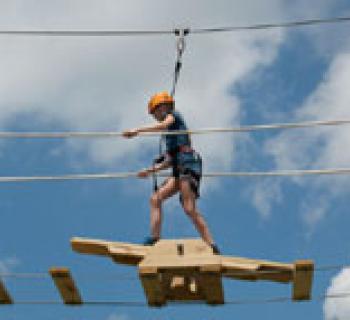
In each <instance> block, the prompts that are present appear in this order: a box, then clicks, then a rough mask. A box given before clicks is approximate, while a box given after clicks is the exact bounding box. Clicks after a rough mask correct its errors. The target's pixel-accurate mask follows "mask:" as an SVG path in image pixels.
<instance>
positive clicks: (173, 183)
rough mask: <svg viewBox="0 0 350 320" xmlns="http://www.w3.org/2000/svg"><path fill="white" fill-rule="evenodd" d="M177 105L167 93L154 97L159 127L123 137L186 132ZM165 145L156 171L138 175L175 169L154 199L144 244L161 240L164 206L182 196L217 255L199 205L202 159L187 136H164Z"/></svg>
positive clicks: (151, 107)
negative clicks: (178, 195)
mask: <svg viewBox="0 0 350 320" xmlns="http://www.w3.org/2000/svg"><path fill="white" fill-rule="evenodd" d="M174 104H175V102H174V99H173V97H172V96H170V95H169V94H168V93H167V92H161V93H158V94H156V95H154V96H153V97H152V98H151V99H150V101H149V103H148V112H149V114H151V115H152V116H153V117H154V118H155V119H156V120H157V121H158V123H157V124H155V125H152V126H149V127H143V128H137V129H132V130H127V131H125V132H123V136H124V137H126V138H132V137H135V136H137V135H138V134H139V133H142V132H157V131H169V132H171V131H177V130H187V126H186V124H185V122H184V119H183V117H182V115H181V114H180V113H179V112H177V111H175V110H174ZM165 142H166V153H165V154H164V155H162V156H161V157H160V158H159V159H158V161H156V164H155V165H153V167H151V168H148V169H144V170H142V171H140V172H139V173H138V176H139V177H140V178H147V177H148V176H149V175H151V174H155V173H156V172H158V171H160V170H164V169H167V168H170V167H171V168H172V177H169V178H168V179H166V180H165V181H164V183H163V184H162V186H161V187H160V188H159V189H157V188H156V190H155V191H154V193H153V194H152V196H151V199H150V205H151V236H150V237H148V238H146V240H145V242H144V244H145V245H153V244H154V243H156V242H157V241H158V240H159V239H160V233H161V222H162V204H163V202H164V201H165V200H166V199H168V198H170V197H172V196H173V195H175V194H176V193H177V192H179V193H180V199H181V204H182V207H183V209H184V211H185V213H186V214H187V215H188V216H189V217H190V219H191V220H192V222H193V224H194V225H195V227H196V229H197V230H198V232H199V233H200V235H201V237H202V239H203V240H204V241H205V242H206V243H207V244H208V245H210V246H211V248H212V249H213V252H214V253H216V254H219V248H218V246H217V245H216V244H215V242H214V240H213V238H212V236H211V234H210V232H209V229H208V227H207V224H206V222H205V220H204V218H203V217H202V215H201V214H200V212H199V211H198V209H197V205H196V199H197V198H199V186H200V180H201V176H202V159H201V157H200V155H199V154H198V153H197V152H196V151H194V150H193V149H192V147H191V140H190V137H189V135H188V134H179V135H165Z"/></svg>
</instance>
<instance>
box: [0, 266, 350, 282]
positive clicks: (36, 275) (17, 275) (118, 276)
mask: <svg viewBox="0 0 350 320" xmlns="http://www.w3.org/2000/svg"><path fill="white" fill-rule="evenodd" d="M349 268H350V265H347V264H335V265H324V266H317V267H315V268H314V272H317V273H324V272H328V271H334V270H337V271H339V270H342V269H349ZM286 272H289V271H286ZM281 273H282V271H280V270H279V271H276V270H265V271H260V272H259V274H281ZM232 274H234V275H235V276H245V275H249V274H251V272H249V271H239V272H232ZM92 275H93V277H96V274H95V273H83V274H80V276H81V278H84V277H85V276H86V277H88V280H89V281H90V280H91V279H92ZM102 277H103V278H108V279H115V280H138V277H137V276H136V275H135V276H130V274H128V273H111V274H107V275H103V276H97V279H100V278H102ZM0 278H13V279H30V278H33V279H40V278H43V279H47V278H51V276H50V275H49V274H48V273H45V272H2V273H0Z"/></svg>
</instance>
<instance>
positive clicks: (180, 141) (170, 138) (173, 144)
mask: <svg viewBox="0 0 350 320" xmlns="http://www.w3.org/2000/svg"><path fill="white" fill-rule="evenodd" d="M171 114H172V115H173V116H174V118H175V121H174V123H173V124H172V125H171V126H169V127H168V130H167V131H176V130H187V126H186V123H185V121H184V119H183V117H182V115H181V114H180V113H179V112H177V111H172V112H171ZM165 143H166V150H167V152H171V151H175V150H177V149H178V147H179V146H190V145H191V140H190V137H189V135H188V134H180V135H165Z"/></svg>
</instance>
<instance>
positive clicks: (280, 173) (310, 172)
mask: <svg viewBox="0 0 350 320" xmlns="http://www.w3.org/2000/svg"><path fill="white" fill-rule="evenodd" d="M137 174H138V173H137V172H119V173H101V174H68V175H57V176H7V177H6V176H2V177H0V183H1V182H44V181H67V180H103V179H128V178H137V177H138V176H137ZM349 174H350V168H338V169H319V170H315V169H306V170H274V171H260V172H259V171H255V172H254V171H247V172H244V171H232V172H208V173H204V174H203V177H204V178H243V177H252V178H253V177H296V176H314V175H349ZM159 176H161V177H169V176H170V174H167V173H164V174H159Z"/></svg>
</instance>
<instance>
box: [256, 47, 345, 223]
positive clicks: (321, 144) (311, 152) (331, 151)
mask: <svg viewBox="0 0 350 320" xmlns="http://www.w3.org/2000/svg"><path fill="white" fill-rule="evenodd" d="M349 74H350V52H349V51H346V52H342V53H339V54H338V55H337V56H336V57H335V58H334V60H333V62H332V63H331V64H330V67H329V70H328V72H327V73H326V74H325V76H324V79H323V80H322V81H321V83H320V84H319V86H318V87H317V89H316V90H315V91H314V92H313V93H312V94H311V95H310V96H309V97H308V98H307V99H306V101H305V102H304V104H303V105H302V106H301V107H300V108H298V109H297V110H296V112H295V119H296V121H305V120H311V119H312V120H336V119H349V118H350V111H349V108H348V101H349V99H350V93H349V90H348V83H349V81H350V76H349ZM349 143H350V128H349V127H348V126H339V127H332V128H329V127H328V128H325V127H323V128H318V129H313V130H299V131H289V132H284V133H281V134H279V135H277V136H276V137H274V138H272V139H269V140H268V141H267V142H266V144H265V147H264V150H265V153H266V154H268V155H269V156H271V157H272V159H273V160H274V163H275V166H276V168H277V169H287V168H288V169H293V168H338V167H348V164H349V160H350V152H349V150H348V149H347V148H346V147H345V146H347V145H349ZM291 181H292V182H293V183H295V184H297V185H299V186H300V187H305V188H307V189H308V195H309V196H308V197H306V199H305V200H304V201H303V202H302V204H301V209H302V210H303V211H304V212H305V214H304V217H303V219H304V221H305V222H306V224H307V225H308V226H309V227H312V226H313V225H315V224H317V223H318V222H319V221H321V220H322V218H323V217H324V216H325V215H326V212H327V209H328V207H329V203H330V202H331V201H332V200H334V199H335V198H337V197H341V196H346V195H348V190H349V188H348V186H349V182H348V179H344V177H319V178H313V179H300V178H293V179H291ZM281 186H282V185H281V183H280V184H279V185H277V186H275V189H274V190H272V192H274V193H275V195H276V196H277V197H279V198H280V194H281ZM269 191H270V190H269ZM317 194H318V198H322V201H318V203H317V205H316V207H315V204H314V200H312V199H314V198H315V196H316V195H317ZM320 194H322V197H320ZM282 195H283V194H282ZM273 198H274V197H272V196H271V197H270V199H273ZM267 199H269V198H267ZM310 199H311V200H310ZM265 207H266V205H265ZM306 208H307V210H305V209H306ZM260 211H262V212H264V207H263V206H260Z"/></svg>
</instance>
